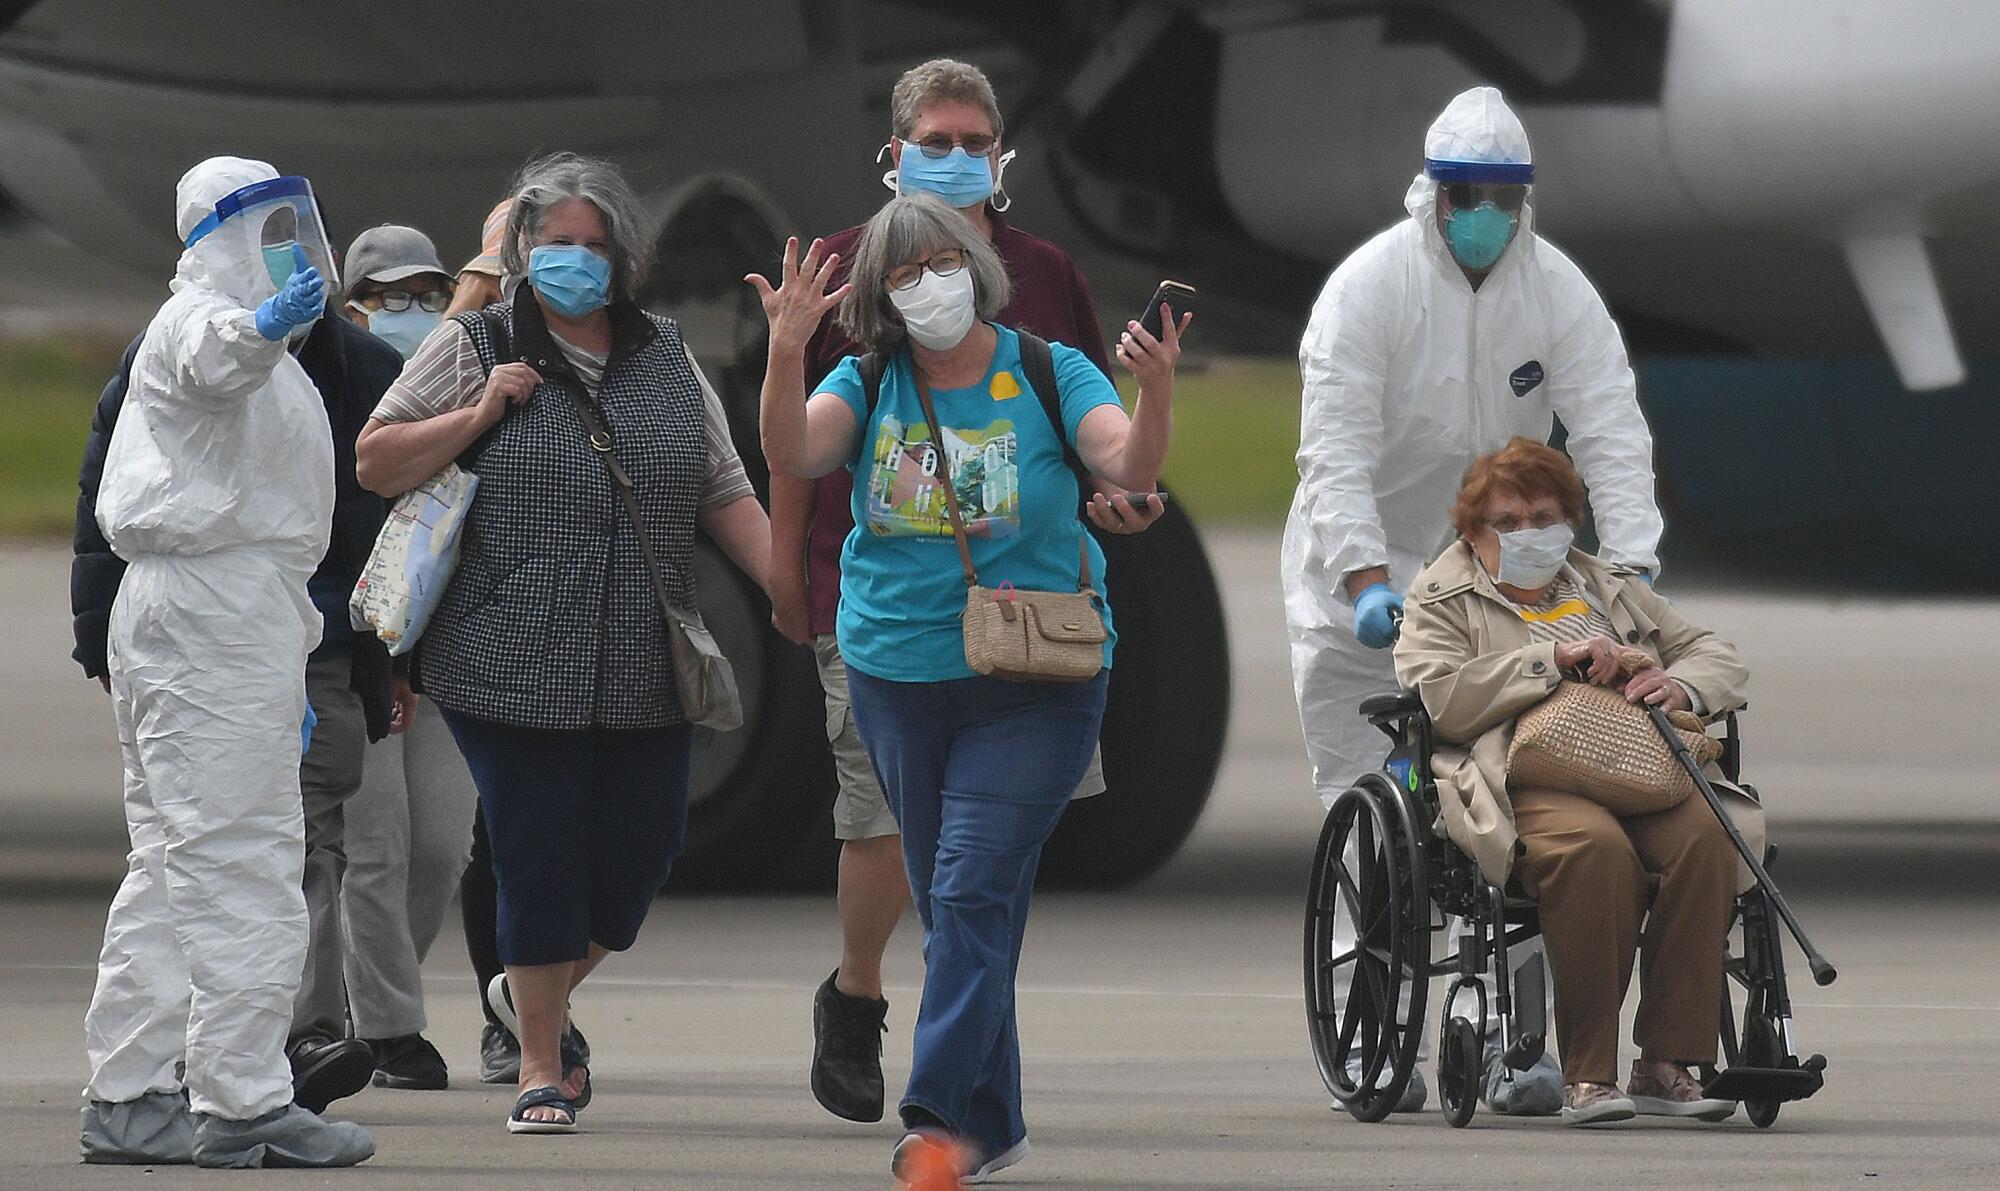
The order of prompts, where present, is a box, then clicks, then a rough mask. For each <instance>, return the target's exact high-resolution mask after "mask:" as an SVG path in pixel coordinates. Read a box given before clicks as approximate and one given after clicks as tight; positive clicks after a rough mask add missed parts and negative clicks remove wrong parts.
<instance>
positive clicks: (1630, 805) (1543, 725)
mask: <svg viewBox="0 0 2000 1191" xmlns="http://www.w3.org/2000/svg"><path fill="white" fill-rule="evenodd" d="M1655 664H1656V663H1655V662H1654V661H1653V659H1652V657H1651V656H1650V655H1648V654H1647V653H1645V652H1644V651H1642V650H1637V649H1628V650H1625V651H1623V652H1622V653H1621V654H1620V656H1619V659H1618V672H1619V674H1620V675H1621V676H1623V677H1625V678H1630V677H1631V676H1632V675H1634V674H1637V673H1638V672H1639V671H1641V670H1644V669H1647V668H1649V667H1652V666H1653V665H1655ZM1667 715H1668V718H1669V719H1670V720H1672V721H1673V725H1674V728H1675V730H1676V731H1678V732H1679V733H1680V736H1681V739H1682V740H1683V741H1685V742H1686V743H1687V746H1688V751H1689V752H1691V753H1693V754H1694V758H1695V760H1697V761H1699V762H1701V763H1702V764H1704V765H1706V764H1708V763H1709V762H1711V761H1714V760H1715V759H1716V758H1717V757H1720V756H1721V755H1722V744H1721V743H1720V742H1719V741H1717V740H1715V739H1714V738H1713V737H1711V736H1709V735H1708V733H1706V732H1704V731H1703V730H1702V723H1701V720H1699V719H1698V718H1696V717H1695V716H1693V715H1691V714H1689V713H1688V712H1685V711H1673V712H1668V713H1667ZM1507 784H1508V785H1509V786H1510V787H1514V788H1519V789H1544V790H1561V791H1563V792H1565V793H1569V794H1577V795H1580V796H1582V797H1584V798H1588V799H1590V800H1591V801H1593V802H1595V803H1597V804H1598V805H1600V806H1602V807H1604V809H1606V810H1608V811H1610V812H1611V813H1612V814H1614V815H1619V816H1626V815H1650V814H1655V813H1657V812H1659V811H1664V810H1670V809H1672V808H1673V807H1675V806H1678V805H1680V803H1681V800H1682V799H1684V798H1686V797H1688V796H1689V795H1690V794H1693V793H1694V781H1693V779H1691V778H1690V777H1688V774H1687V770H1685V769H1683V768H1681V766H1680V763H1679V762H1678V761H1676V760H1675V759H1674V755H1673V753H1672V752H1671V751H1670V750H1669V749H1668V748H1667V742H1666V741H1665V740H1662V739H1661V738H1660V733H1659V732H1658V731H1657V730H1656V729H1655V728H1654V727H1653V724H1652V720H1651V719H1650V718H1649V717H1648V716H1647V715H1646V710H1645V708H1643V707H1641V706H1639V705H1638V704H1636V703H1629V702H1627V701H1626V699H1625V696H1624V695H1623V694H1621V693H1619V692H1618V691H1617V690H1615V689H1613V688H1611V687H1604V686H1596V685H1594V684H1592V683H1588V682H1575V681H1572V680H1568V679H1565V680H1564V681H1563V682H1561V683H1559V684H1558V685H1557V686H1556V689H1555V690H1554V691H1553V692H1552V693H1551V694H1550V695H1549V697H1548V698H1546V699H1543V700H1542V701H1541V702H1540V703H1537V704H1535V705H1534V706H1533V707H1530V708H1529V709H1528V710H1526V711H1524V712H1522V713H1521V717H1520V719H1519V720H1517V721H1516V722H1515V725H1514V743H1513V744H1512V745H1511V746H1509V748H1508V750H1507Z"/></svg>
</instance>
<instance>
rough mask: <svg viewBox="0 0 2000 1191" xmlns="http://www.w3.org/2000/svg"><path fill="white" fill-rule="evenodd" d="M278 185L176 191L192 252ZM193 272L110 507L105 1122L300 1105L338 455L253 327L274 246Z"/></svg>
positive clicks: (305, 384) (246, 249)
mask: <svg viewBox="0 0 2000 1191" xmlns="http://www.w3.org/2000/svg"><path fill="white" fill-rule="evenodd" d="M275 177H277V171H276V170H274V169H272V168H271V167H270V166H268V165H265V164H264V163H262V162H255V161H246V160H243V159H240V158H229V157H222V158H212V159H210V160H208V161H205V162H203V163H202V164H201V165H198V166H196V167H195V168H194V169H192V170H190V171H188V173H187V174H186V175H185V176H184V177H183V178H182V179H181V181H180V185H179V188H178V191H177V194H176V201H177V207H176V215H177V226H178V229H179V232H180V235H181V237H182V238H183V240H185V239H186V238H187V237H188V235H189V234H190V233H191V232H192V231H193V230H194V229H195V228H196V226H197V224H199V223H200V222H201V220H202V219H203V218H204V217H205V216H208V215H209V214H210V213H211V212H212V211H214V210H215V207H216V204H217V202H218V201H219V200H220V199H222V198H223V197H224V196H225V195H228V194H230V193H232V192H234V191H236V190H238V189H240V188H241V187H243V186H245V185H248V184H250V183H253V182H258V181H262V180H266V179H270V178H275ZM245 222H246V221H245V220H241V219H238V220H230V221H227V222H225V223H224V224H222V226H220V227H218V228H217V230H215V231H214V232H212V233H209V234H207V235H206V236H204V237H203V238H201V239H200V240H198V241H196V243H195V244H194V245H193V246H192V247H190V248H188V249H187V250H186V251H185V252H184V253H183V254H182V256H181V259H180V265H179V268H178V270H177V271H176V273H175V277H174V281H173V285H172V289H173V296H172V297H170V298H169V299H168V300H167V302H166V304H165V305H164V306H162V307H161V308H160V312H159V313H158V314H157V315H156V316H154V318H153V321H152V324H151V326H149V327H148V328H147V331H146V334H145V336H144V338H143V340H142V342H141V344H140V346H139V350H138V355H137V357H136V358H135V360H134V362H133V366H132V379H131V390H130V394H129V395H128V397H127V398H126V404H125V410H124V413H123V415H122V416H121V417H120V418H119V420H118V427H117V430H116V431H115V432H114V433H113V435H112V439H111V445H110V449H109V452H108V453H107V456H106V460H105V467H104V479H103V482H102V485H101V487H100V489H99V492H98V504H97V515H98V523H99V525H100V526H101V527H102V528H103V530H104V536H105V539H106V540H107V541H108V542H109V543H110V544H111V547H112V549H113V550H114V551H116V552H117V554H118V555H119V557H121V558H123V559H125V560H126V561H127V562H128V563H129V564H130V567H129V569H128V570H127V572H126V574H125V579H124V582H123V584H122V586H121V587H120V589H119V593H118V599H117V603H116V604H115V605H114V606H113V608H112V612H111V624H110V642H109V665H110V673H111V686H112V695H113V698H114V701H115V707H116V715H117V724H118V738H119V746H120V749H121V750H122V752H123V756H124V766H125V814H126V821H127V825H128V826H129V828H130V830H131V837H132V852H131V858H130V865H129V868H128V870H127V873H126V876H125V881H124V884H123V885H122V886H121V888H120V889H119V891H118V895H117V898H116V900H114V901H113V902H112V905H111V912H110V917H109V920H108V921H107V922H106V924H105V930H104V950H103V954H102V957H101V959H100V961H99V966H98V979H97V990H96V993H95V995H94V996H93V997H92V1000H91V1005H90V1012H89V1015H88V1017H87V1018H86V1020H85V1033H86V1038H87V1042H88V1047H89V1053H90V1065H91V1076H90V1084H89V1087H88V1088H87V1089H86V1090H85V1095H86V1097H87V1098H89V1099H90V1100H92V1101H101V1102H112V1103H123V1102H126V1101H131V1100H135V1099H137V1098H139V1097H141V1096H145V1095H147V1094H148V1093H174V1092H177V1091H179V1090H180V1088H181V1086H182V1084H181V1077H180V1076H178V1075H177V1074H176V1073H175V1065H176V1064H177V1063H179V1062H181V1061H182V1060H183V1059H185V1062H186V1089H187V1092H188V1096H189V1102H190V1107H191V1108H192V1109H193V1111H194V1112H196V1113H199V1114H208V1115H209V1116H211V1117H216V1118H223V1119H228V1120H249V1119H251V1118H256V1117H260V1116H263V1115H264V1114H267V1113H272V1112H275V1111H277V1110H279V1109H281V1108H285V1107H286V1106H288V1105H290V1103H291V1099H292V1077H291V1069H290V1066H289V1064H288V1063H287V1062H286V1059H285V1036H286V1033H287V1031H288V1029H289V1028H290V1025H291V1020H292V999H293V996H294V994H295V993H296V991H297V989H298V985H299V973H300V969H301V966H302V964H303V962H304V958H305V950H306V930H307V927H306V910H305V899H304V895H303V893H302V892H301V886H300V880H301V870H302V865H303V857H304V842H303V822H302V812H301V803H300V797H299V754H300V735H299V725H300V722H301V720H302V718H303V717H304V714H305V663H306V654H307V653H308V652H309V651H310V650H311V649H312V648H313V646H314V644H315V643H317V642H318V640H319V636H320V628H321V625H320V616H319V613H318V612H317V611H315V610H314V608H313V605H312V601H311V600H310V599H309V598H308V597H307V594H306V580H307V579H308V578H309V577H310V576H311V575H312V573H313V570H314V568H315V567H317V566H318V565H319V561H320V559H321V558H322V557H323V556H324V555H325V554H326V549H327V538H328V532H329V526H330V525H331V522H332V514H333V447H332V440H331V436H330V433H329V431H328V428H327V415H326V406H325V403H324V402H323V401H322V400H321V398H320V395H319V393H318V392H317V391H316V390H315V389H314V388H313V385H312V382H311V381H310V380H308V379H307V377H306V374H305V372H304V370H303V369H301V368H300V367H299V364H298V361H296V360H295V359H293V358H292V356H291V355H290V354H289V353H288V352H287V351H286V341H285V340H284V339H278V340H271V339H267V338H265V337H264V336H263V335H262V334H259V332H258V330H257V326H256V323H255V316H254V313H253V312H254V311H255V309H256V307H257V306H258V304H259V303H260V302H262V301H264V300H265V299H266V298H269V297H270V296H271V295H272V294H274V293H275V292H276V291H277V287H276V285H274V284H273V282H272V280H271V277H270V275H269V273H268V271H267V268H266V265H265V262H264V259H263V256H262V255H261V253H260V245H259V241H258V234H259V233H258V229H257V228H254V227H247V226H242V225H243V224H244V223H245Z"/></svg>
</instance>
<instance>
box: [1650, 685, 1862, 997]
mask: <svg viewBox="0 0 2000 1191" xmlns="http://www.w3.org/2000/svg"><path fill="white" fill-rule="evenodd" d="M1645 707H1646V714H1647V716H1649V717H1650V718H1651V719H1652V721H1653V727H1654V728H1655V729H1656V730H1658V732H1659V733H1660V738H1661V739H1662V740H1665V741H1666V742H1667V748H1668V749H1669V750H1671V751H1672V752H1673V754H1674V759H1675V760H1677V761H1679V762H1680V763H1681V768H1683V769H1685V770H1687V772H1688V776H1689V777H1691V778H1693V779H1694V788H1695V789H1697V790H1699V791H1701V796H1702V798H1703V799H1704V800H1706V801H1707V803H1708V809H1710V810H1712V811H1714V812H1715V817H1716V818H1717V819H1719V820H1721V821H1722V830H1723V831H1724V832H1725V833H1727V834H1728V836H1729V842H1730V843H1732V844H1735V845H1736V854H1737V855H1738V856H1741V857H1742V858H1743V863H1744V864H1745V865H1747V866H1748V867H1749V869H1750V875H1751V876H1753V877H1755V878H1757V885H1758V887H1759V888H1761V889H1763V891H1764V895H1765V896H1766V897H1768V898H1770V899H1771V905H1772V906H1774V907H1776V909H1777V911H1778V917H1779V918H1781V919H1783V920H1784V923H1785V929H1787V930H1789V931H1791V932H1792V938H1794V939H1796V940H1797V941H1798V944H1799V950H1800V951H1803V952H1804V953H1805V957H1806V964H1807V966H1808V967H1810V968H1811V969H1812V977H1813V983H1814V984H1817V985H1820V986H1821V987H1825V986H1826V985H1829V984H1832V983H1833V982H1834V980H1835V979H1837V978H1838V977H1839V976H1840V972H1839V971H1838V970H1837V969H1835V968H1834V966H1833V965H1832V964H1830V963H1828V962H1827V959H1826V957H1825V956H1824V955H1821V954H1820V953H1819V948H1817V947H1815V946H1813V945H1812V940H1811V939H1808V938H1806V930H1805V927H1803V926H1800V925H1799V920H1798V916H1797V915H1795V914H1793V913H1792V907H1791V906H1790V905H1788V904H1786V902H1785V895H1784V894H1783V893H1781V892H1779V891H1778V883H1777V882H1776V881H1774V880H1772V879H1771V874H1770V873H1768V872H1766V871H1764V862H1763V861H1762V860H1760V859H1758V858H1757V856H1756V855H1754V854H1753V853H1752V852H1751V851H1750V845H1749V843H1748V842H1747V841H1745V840H1744V838H1743V833H1742V832H1740V831H1738V830H1737V829H1736V824H1735V823H1734V822H1733V821H1732V820H1731V819H1730V818H1729V810H1728V808H1726V807H1724V806H1723V805H1722V796H1721V795H1720V794H1717V793H1716V792H1715V787H1714V786H1711V785H1709V784H1708V775H1707V774H1705V773H1703V772H1702V771H1701V762H1699V761H1696V760H1695V759H1694V754H1692V753H1690V752H1689V751H1688V746H1687V741H1685V740H1682V739H1681V734H1680V732H1679V731H1678V730H1676V729H1675V728H1674V725H1673V722H1672V721H1670V720H1669V719H1667V713H1666V712H1665V711H1663V710H1661V708H1660V707H1659V706H1658V705H1657V704H1653V703H1648V704H1646V705H1645Z"/></svg>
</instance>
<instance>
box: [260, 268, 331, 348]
mask: <svg viewBox="0 0 2000 1191" xmlns="http://www.w3.org/2000/svg"><path fill="white" fill-rule="evenodd" d="M324 309H326V282H324V281H322V280H320V276H319V270H318V269H315V268H313V267H312V266H311V265H310V264H307V263H306V250H305V249H303V248H301V247H299V246H298V245H297V244H294V245H292V275H291V276H290V277H289V278H287V279H286V281H285V285H284V288H282V289H280V290H279V291H278V292H277V293H275V294H272V295H271V296H270V297H268V298H266V299H264V304H263V305H262V306H259V307H258V308H257V333H258V334H259V335H262V336H263V337H264V338H266V339H271V340H278V339H283V338H284V337H285V336H287V335H289V334H291V333H292V328H294V327H303V326H305V325H306V324H307V323H310V322H311V321H313V320H314V319H316V318H318V317H319V315H320V311H322V310H324Z"/></svg>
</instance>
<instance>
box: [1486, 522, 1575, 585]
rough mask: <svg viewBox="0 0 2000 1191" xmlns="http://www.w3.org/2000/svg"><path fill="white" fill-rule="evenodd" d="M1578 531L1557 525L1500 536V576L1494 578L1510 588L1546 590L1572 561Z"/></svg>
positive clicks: (1521, 530) (1564, 525)
mask: <svg viewBox="0 0 2000 1191" xmlns="http://www.w3.org/2000/svg"><path fill="white" fill-rule="evenodd" d="M1575 541H1576V531H1575V530H1574V529H1571V528H1570V527H1569V526H1568V525H1567V524H1564V523H1560V522H1559V523H1557V524H1555V525H1550V526H1547V527H1545V528H1543V529H1517V530H1515V531H1514V532H1512V533H1503V534H1501V535H1500V573H1499V574H1498V575H1496V576H1494V578H1496V579H1498V580H1500V582H1502V583H1505V584H1506V585H1507V586H1509V587H1518V588H1520V589H1521V590H1523V591H1533V590H1535V589H1536V588H1538V587H1547V586H1548V585H1549V584H1550V583H1551V582H1553V581H1554V579H1555V577H1556V574H1557V572H1559V571H1561V570H1562V565H1563V563H1564V562H1565V561H1567V560H1568V559H1569V548H1570V545H1571V544H1572V543H1574V542H1575Z"/></svg>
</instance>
